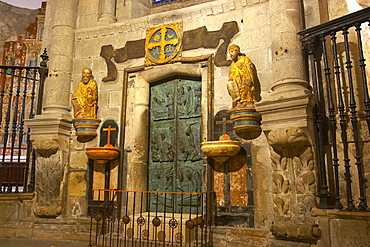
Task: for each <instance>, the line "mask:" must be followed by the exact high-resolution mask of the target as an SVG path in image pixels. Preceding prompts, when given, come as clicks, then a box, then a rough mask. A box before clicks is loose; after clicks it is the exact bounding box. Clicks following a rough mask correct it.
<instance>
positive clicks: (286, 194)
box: [268, 127, 319, 241]
mask: <svg viewBox="0 0 370 247" xmlns="http://www.w3.org/2000/svg"><path fill="white" fill-rule="evenodd" d="M268 140H269V144H270V147H271V148H270V151H271V152H270V153H271V166H272V169H273V173H272V181H273V188H272V190H273V193H274V195H273V197H274V198H273V202H274V212H275V221H274V222H273V226H272V229H271V230H272V232H273V234H274V235H275V236H276V237H277V238H301V239H302V238H303V239H307V240H310V241H311V240H315V239H316V237H317V236H316V235H317V234H315V236H314V235H313V232H316V233H317V232H319V231H318V230H317V226H315V225H314V220H313V219H312V217H311V216H312V210H313V208H314V207H315V206H316V201H315V193H316V172H315V162H314V155H313V151H312V148H311V145H310V142H309V139H308V137H307V135H306V134H305V132H304V131H303V130H302V129H300V128H294V127H290V128H282V129H276V130H272V131H271V132H270V133H269V135H268ZM301 222H309V223H306V224H302V223H301ZM314 228H315V229H314ZM314 230H315V231H314ZM302 232H305V234H302Z"/></svg>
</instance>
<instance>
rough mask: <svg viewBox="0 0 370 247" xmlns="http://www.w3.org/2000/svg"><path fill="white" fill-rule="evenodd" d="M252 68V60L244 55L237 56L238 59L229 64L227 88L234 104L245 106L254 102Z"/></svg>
mask: <svg viewBox="0 0 370 247" xmlns="http://www.w3.org/2000/svg"><path fill="white" fill-rule="evenodd" d="M254 70H255V68H254V65H253V63H252V61H251V60H250V59H249V58H248V57H246V56H239V59H238V61H237V62H232V64H231V65H230V71H229V79H230V81H229V83H228V84H227V89H228V92H229V94H230V96H231V98H232V100H233V105H234V106H235V105H238V104H241V105H244V106H246V105H248V104H253V103H254V102H255V96H254V91H255V89H254V81H255V79H254Z"/></svg>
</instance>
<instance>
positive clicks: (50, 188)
mask: <svg viewBox="0 0 370 247" xmlns="http://www.w3.org/2000/svg"><path fill="white" fill-rule="evenodd" d="M52 3H53V5H52V7H49V8H48V11H50V12H47V13H46V14H47V16H46V18H47V19H48V18H49V19H53V21H52V25H50V26H48V27H49V28H50V30H45V32H46V33H48V34H51V35H50V36H47V37H46V39H47V40H44V42H45V44H49V47H48V48H47V49H48V55H49V57H50V61H49V64H48V65H49V77H47V78H46V81H45V87H44V104H43V112H42V115H37V116H36V118H35V119H29V120H27V121H26V124H27V126H28V127H29V128H30V129H31V137H30V139H31V141H32V143H33V149H34V150H35V151H36V181H35V182H36V184H35V190H36V195H37V199H36V209H35V213H36V214H37V215H38V216H39V217H48V218H51V217H57V216H59V215H60V214H62V213H63V212H64V211H65V205H66V201H65V200H66V197H65V194H66V191H67V186H66V184H67V176H66V172H65V169H66V167H67V165H68V163H69V158H68V157H69V155H68V153H69V138H70V130H71V114H70V88H71V74H72V63H73V45H74V29H75V26H76V20H77V13H76V10H77V4H78V0H54V1H52ZM51 17H53V18H51Z"/></svg>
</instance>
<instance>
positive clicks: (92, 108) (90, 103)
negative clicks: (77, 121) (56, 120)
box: [72, 80, 98, 118]
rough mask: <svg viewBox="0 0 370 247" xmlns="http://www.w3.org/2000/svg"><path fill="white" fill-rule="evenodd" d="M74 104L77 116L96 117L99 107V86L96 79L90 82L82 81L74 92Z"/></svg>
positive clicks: (75, 115)
mask: <svg viewBox="0 0 370 247" xmlns="http://www.w3.org/2000/svg"><path fill="white" fill-rule="evenodd" d="M72 105H73V109H74V117H75V118H96V111H97V107H98V87H97V84H96V81H94V80H90V81H89V82H88V83H86V84H85V83H83V82H82V81H80V83H79V84H78V87H77V89H76V91H75V92H74V93H73V94H72Z"/></svg>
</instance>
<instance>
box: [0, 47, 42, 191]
mask: <svg viewBox="0 0 370 247" xmlns="http://www.w3.org/2000/svg"><path fill="white" fill-rule="evenodd" d="M41 58H42V62H41V63H40V64H41V66H42V67H20V66H0V108H1V109H0V186H1V187H0V192H32V191H33V190H34V183H35V180H34V179H35V176H34V167H35V165H34V163H33V165H32V166H31V169H29V164H30V163H31V164H32V160H33V158H31V157H32V156H31V150H32V148H31V144H30V143H29V129H28V128H25V125H24V120H25V119H30V118H34V117H35V114H40V113H41V108H42V105H41V103H42V100H41V99H40V98H42V92H43V83H44V80H45V78H46V76H47V71H48V69H47V67H46V61H47V59H48V56H47V54H46V50H45V51H44V53H43V54H42V55H41ZM29 172H31V174H29ZM29 178H30V180H29Z"/></svg>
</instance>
